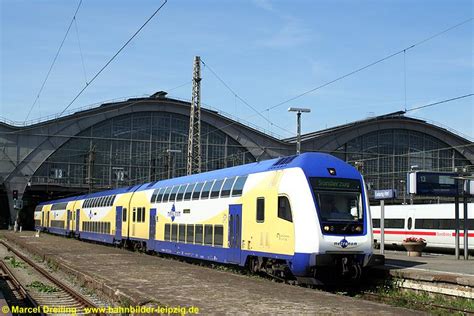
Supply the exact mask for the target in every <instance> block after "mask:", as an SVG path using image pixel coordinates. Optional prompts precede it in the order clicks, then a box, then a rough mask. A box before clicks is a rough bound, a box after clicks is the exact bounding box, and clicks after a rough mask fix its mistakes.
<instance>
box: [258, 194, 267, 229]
mask: <svg viewBox="0 0 474 316" xmlns="http://www.w3.org/2000/svg"><path fill="white" fill-rule="evenodd" d="M264 221H265V198H263V197H259V198H257V223H263V222H264Z"/></svg>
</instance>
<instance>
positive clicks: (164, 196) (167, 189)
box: [163, 187, 171, 203]
mask: <svg viewBox="0 0 474 316" xmlns="http://www.w3.org/2000/svg"><path fill="white" fill-rule="evenodd" d="M170 192H171V187H167V188H166V191H165V194H164V195H163V203H166V202H168V198H169V197H170Z"/></svg>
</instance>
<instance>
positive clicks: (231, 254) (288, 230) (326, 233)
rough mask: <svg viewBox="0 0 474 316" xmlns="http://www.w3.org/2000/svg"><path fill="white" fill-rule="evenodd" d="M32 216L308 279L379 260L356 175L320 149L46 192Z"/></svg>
mask: <svg viewBox="0 0 474 316" xmlns="http://www.w3.org/2000/svg"><path fill="white" fill-rule="evenodd" d="M35 226H36V228H37V229H41V230H45V231H48V232H50V233H54V234H63V235H72V236H75V237H78V238H80V239H85V240H94V241H99V242H104V243H111V244H125V243H127V244H132V245H134V246H135V247H140V248H143V249H146V250H152V251H156V252H159V253H166V254H173V255H178V256H184V257H190V258H194V259H198V260H207V261H214V262H220V263H225V264H235V265H240V266H244V265H247V267H249V268H250V269H251V270H252V271H254V272H257V271H263V272H266V273H270V274H272V275H275V276H279V277H292V278H293V277H296V278H297V279H298V281H299V282H304V283H313V284H314V283H316V284H318V283H319V282H320V280H321V279H323V278H322V276H321V275H323V276H328V275H329V274H328V271H331V272H334V271H335V272H338V273H339V274H340V275H343V276H346V277H348V278H349V277H350V278H358V277H359V276H360V274H361V271H362V268H365V267H368V266H371V265H375V264H380V263H383V257H381V256H378V255H374V254H373V250H372V248H373V247H372V246H373V236H372V220H371V217H370V212H369V207H368V198H367V192H366V190H365V184H364V180H363V178H362V176H361V175H360V173H359V172H358V171H357V170H356V169H355V168H353V167H352V166H350V165H349V164H347V163H345V162H343V161H342V160H340V159H338V158H335V157H333V156H331V155H327V154H320V153H304V154H301V155H299V156H289V157H283V158H278V159H273V160H267V161H262V162H256V163H251V164H247V165H242V166H237V167H232V168H226V169H221V170H216V171H211V172H206V173H201V174H195V175H190V176H184V177H179V178H174V179H169V180H163V181H158V182H153V183H146V184H142V185H136V186H131V187H128V188H120V189H116V190H110V191H104V192H97V193H92V194H88V195H82V196H76V197H71V198H66V199H62V200H56V201H47V202H44V203H41V204H40V205H38V207H37V208H36V211H35ZM318 280H319V281H318Z"/></svg>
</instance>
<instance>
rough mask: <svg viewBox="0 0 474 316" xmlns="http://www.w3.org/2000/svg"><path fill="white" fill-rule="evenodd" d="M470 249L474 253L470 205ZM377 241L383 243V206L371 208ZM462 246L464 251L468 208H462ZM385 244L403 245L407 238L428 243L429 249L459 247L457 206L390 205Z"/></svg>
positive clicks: (472, 206) (473, 214)
mask: <svg viewBox="0 0 474 316" xmlns="http://www.w3.org/2000/svg"><path fill="white" fill-rule="evenodd" d="M467 206H468V216H467V218H468V220H467V223H468V248H469V251H470V252H471V251H474V204H473V203H468V204H467ZM370 210H371V213H372V221H373V227H374V238H375V239H376V240H377V241H380V206H371V207H370ZM459 215H460V224H461V225H460V226H461V228H460V238H459V240H460V246H461V248H462V249H463V248H464V207H463V204H462V203H461V204H460V205H459ZM384 216H385V220H384V237H385V238H384V240H385V242H384V244H387V245H396V246H401V245H402V242H403V240H404V239H405V238H407V237H417V238H423V239H425V240H426V243H427V247H429V248H433V250H437V249H443V250H445V249H452V250H454V248H455V230H454V229H455V219H454V217H455V215H454V203H446V204H417V205H388V206H387V205H386V206H385V212H384Z"/></svg>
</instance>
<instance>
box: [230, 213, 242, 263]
mask: <svg viewBox="0 0 474 316" xmlns="http://www.w3.org/2000/svg"><path fill="white" fill-rule="evenodd" d="M241 244H242V204H235V205H229V262H232V263H239V264H240V254H241Z"/></svg>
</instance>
